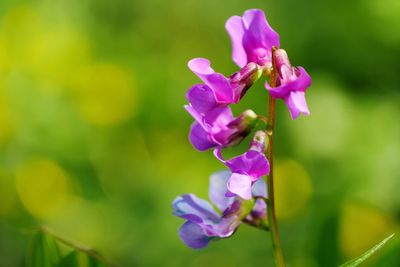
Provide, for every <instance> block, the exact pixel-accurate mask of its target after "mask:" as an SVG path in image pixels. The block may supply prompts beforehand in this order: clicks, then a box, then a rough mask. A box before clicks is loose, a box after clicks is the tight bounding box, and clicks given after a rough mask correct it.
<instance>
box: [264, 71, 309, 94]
mask: <svg viewBox="0 0 400 267" xmlns="http://www.w3.org/2000/svg"><path fill="white" fill-rule="evenodd" d="M297 70H298V74H297V78H296V79H295V80H294V81H287V82H285V83H284V84H282V85H280V86H278V87H275V88H271V87H270V86H269V84H268V83H267V82H265V88H266V89H267V90H268V91H269V93H270V94H271V96H273V97H274V98H281V99H284V98H286V97H287V96H288V94H289V93H290V92H292V91H301V92H305V91H306V90H307V88H308V87H310V85H311V77H310V75H308V73H307V72H306V70H305V69H304V68H302V67H298V68H297Z"/></svg>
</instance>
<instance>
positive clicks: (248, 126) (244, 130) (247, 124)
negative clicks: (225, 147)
mask: <svg viewBox="0 0 400 267" xmlns="http://www.w3.org/2000/svg"><path fill="white" fill-rule="evenodd" d="M258 120H259V119H258V116H257V114H256V113H254V111H252V110H250V109H248V110H246V111H244V112H243V113H242V114H240V116H239V117H238V118H236V119H235V120H233V121H231V122H230V123H229V124H228V125H227V126H228V127H229V128H230V129H234V130H236V131H235V132H234V134H233V135H231V136H230V138H229V145H235V144H238V143H240V142H241V141H242V140H243V139H244V138H245V137H246V136H247V135H249V133H250V132H251V131H252V130H253V129H254V127H255V126H256V125H257V122H258Z"/></svg>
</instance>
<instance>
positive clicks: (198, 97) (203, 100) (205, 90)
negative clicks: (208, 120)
mask: <svg viewBox="0 0 400 267" xmlns="http://www.w3.org/2000/svg"><path fill="white" fill-rule="evenodd" d="M186 98H187V100H188V101H189V103H190V105H191V106H192V107H193V108H194V109H195V110H196V111H197V112H199V113H201V114H204V113H207V112H209V111H210V110H212V109H213V108H215V107H216V106H218V103H217V101H216V100H215V97H214V93H213V91H212V90H211V88H210V87H208V86H206V85H204V84H197V85H194V86H192V87H191V88H190V89H189V91H188V92H187V93H186Z"/></svg>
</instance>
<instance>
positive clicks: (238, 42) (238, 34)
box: [225, 16, 247, 68]
mask: <svg viewBox="0 0 400 267" xmlns="http://www.w3.org/2000/svg"><path fill="white" fill-rule="evenodd" d="M225 28H226V30H227V31H228V34H229V37H230V38H231V42H232V59H233V62H235V63H236V64H237V65H238V66H239V67H241V68H242V67H244V66H245V65H246V64H247V55H246V51H245V50H244V48H243V35H244V28H243V23H242V18H241V17H239V16H232V17H230V18H229V19H228V21H227V22H226V24H225Z"/></svg>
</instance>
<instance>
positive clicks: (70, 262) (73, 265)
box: [57, 251, 79, 267]
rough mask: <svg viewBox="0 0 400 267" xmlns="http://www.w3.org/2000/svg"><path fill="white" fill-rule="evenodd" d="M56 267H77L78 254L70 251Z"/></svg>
mask: <svg viewBox="0 0 400 267" xmlns="http://www.w3.org/2000/svg"><path fill="white" fill-rule="evenodd" d="M57 267H79V265H78V252H76V251H72V252H71V253H69V254H67V255H66V256H65V257H64V258H62V259H61V261H60V263H59V264H58V266H57Z"/></svg>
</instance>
